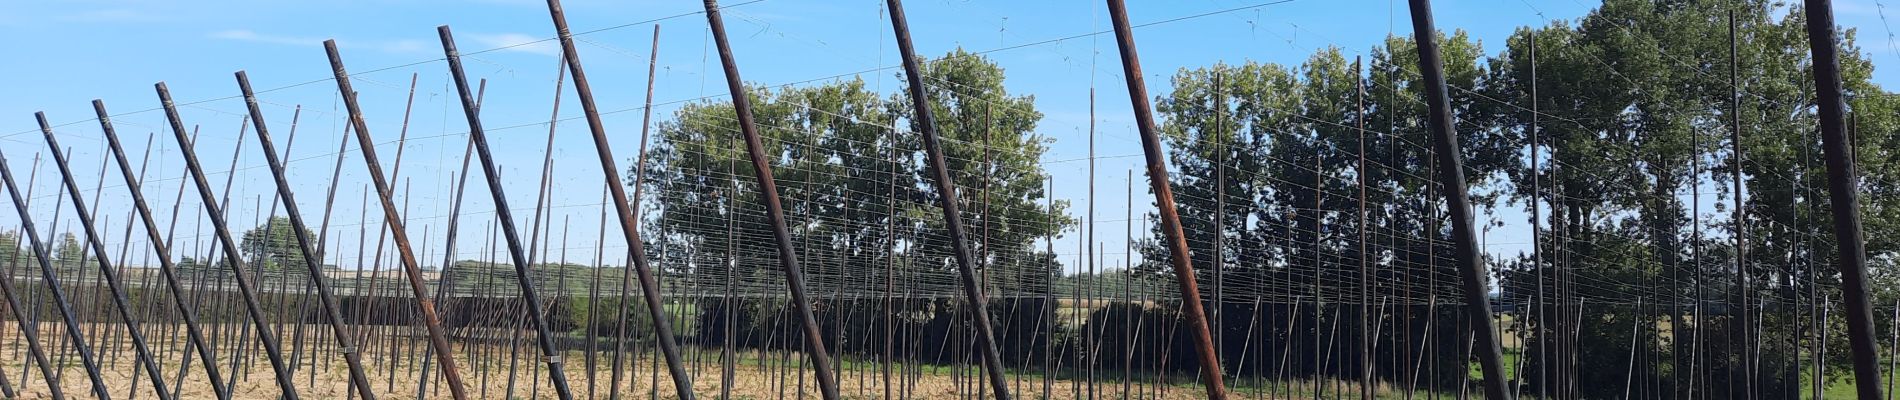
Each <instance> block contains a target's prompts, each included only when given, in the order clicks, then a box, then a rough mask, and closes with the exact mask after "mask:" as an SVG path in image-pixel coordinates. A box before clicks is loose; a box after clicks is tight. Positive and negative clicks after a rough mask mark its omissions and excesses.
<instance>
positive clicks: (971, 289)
mask: <svg viewBox="0 0 1900 400" xmlns="http://www.w3.org/2000/svg"><path fill="white" fill-rule="evenodd" d="M885 3H886V5H887V6H888V7H889V8H890V14H891V31H892V32H893V33H895V34H896V35H897V50H898V54H899V55H901V56H903V57H904V78H905V79H906V80H908V81H909V82H910V103H911V109H912V110H915V111H916V114H915V115H913V119H914V121H912V125H915V126H916V127H917V128H918V129H919V130H920V131H921V132H920V133H922V135H923V138H924V153H925V155H926V156H928V157H929V160H928V162H929V163H930V164H929V165H930V171H931V178H932V180H934V181H936V184H937V203H938V206H940V207H941V208H943V220H944V227H945V229H947V230H949V235H950V237H949V240H950V248H951V250H952V252H953V254H955V256H956V260H957V275H958V277H959V278H961V279H962V280H963V296H964V298H965V300H969V302H970V312H969V314H968V315H969V316H970V319H971V321H972V322H975V323H976V346H977V347H978V349H977V350H978V351H980V352H982V354H983V369H984V372H986V373H987V375H988V376H989V380H990V388H991V390H993V391H995V392H996V398H997V399H999V400H1001V399H1008V398H1009V385H1008V380H1007V377H1005V376H1004V375H1003V374H1004V371H1003V357H1002V355H1001V354H1000V353H998V352H997V350H996V332H995V331H994V330H992V328H991V325H990V311H989V310H990V309H989V299H986V298H984V297H985V296H984V294H983V286H982V284H981V283H979V282H978V281H977V277H976V267H975V266H973V265H972V263H973V262H974V259H975V258H976V257H975V256H974V255H972V253H971V252H970V244H969V242H967V241H966V238H965V237H964V232H963V216H962V215H961V214H960V211H958V210H957V184H956V181H954V180H952V178H951V176H950V167H949V165H948V164H946V163H944V160H943V158H944V156H943V147H942V144H941V143H940V142H939V141H938V138H937V121H936V116H935V115H933V114H932V112H931V109H930V97H929V96H930V94H929V92H928V91H926V90H924V75H923V71H922V69H923V68H922V67H921V66H919V65H918V62H917V51H916V47H915V46H913V45H912V44H911V40H910V22H909V21H908V20H906V19H905V17H904V4H903V1H901V0H886V1H885ZM1091 138H1092V137H1091ZM1092 149H1093V147H1091V151H1092ZM1094 168H1095V164H1094V162H1093V160H1091V162H1090V163H1089V170H1090V171H1091V172H1093V171H1094ZM1090 176H1091V177H1092V176H1093V174H1091V175H1090ZM1090 185H1091V186H1093V182H1091V183H1090ZM1089 201H1090V204H1091V206H1092V205H1093V204H1094V200H1093V199H1092V198H1091V199H1090V200H1089ZM1091 217H1093V214H1092V213H1091ZM1090 239H1094V237H1090Z"/></svg>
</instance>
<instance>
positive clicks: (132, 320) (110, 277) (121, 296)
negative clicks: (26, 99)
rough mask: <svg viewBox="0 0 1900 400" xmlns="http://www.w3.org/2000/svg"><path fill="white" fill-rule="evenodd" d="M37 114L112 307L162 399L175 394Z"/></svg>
mask: <svg viewBox="0 0 1900 400" xmlns="http://www.w3.org/2000/svg"><path fill="white" fill-rule="evenodd" d="M33 118H34V119H36V120H38V121H39V123H40V134H41V135H42V136H45V137H46V147H47V148H50V149H53V150H52V152H53V165H54V166H57V167H59V168H58V169H59V178H60V181H61V182H62V183H63V184H62V186H65V187H66V194H67V196H68V197H71V198H72V203H73V213H74V214H77V215H79V225H80V228H81V229H84V230H85V233H86V244H87V245H88V246H92V252H93V253H94V254H98V257H97V260H98V261H99V276H100V277H101V278H104V280H105V281H106V282H105V283H106V291H107V292H109V293H110V295H111V296H112V307H113V308H114V309H117V310H118V311H119V320H120V321H121V322H123V323H124V324H125V330H126V333H127V336H130V337H131V339H132V352H133V353H134V354H135V355H136V356H137V357H138V362H139V364H140V365H143V366H145V373H146V375H148V377H150V378H151V379H152V390H153V391H154V393H156V394H157V395H158V398H159V399H160V400H170V399H172V398H173V397H172V393H171V392H170V391H168V390H166V388H165V386H166V385H165V370H164V369H161V368H159V367H158V360H157V359H155V358H152V351H151V350H150V349H149V348H147V346H146V345H145V333H144V332H141V331H139V319H138V316H136V315H133V307H132V305H131V301H130V300H128V299H127V297H126V296H125V287H124V286H122V285H120V284H119V272H118V270H117V269H114V268H113V267H112V263H113V261H112V257H111V256H109V254H110V253H107V252H106V244H105V241H104V240H103V239H100V237H99V230H98V229H97V226H96V225H94V224H93V219H92V218H93V215H92V211H91V208H89V207H87V206H86V200H85V197H83V196H80V194H79V183H78V182H74V181H73V169H72V167H71V166H69V164H67V160H66V152H65V151H62V150H60V147H59V139H56V138H54V137H53V126H52V124H49V123H47V122H46V113H43V112H39V113H33ZM101 172H102V173H103V172H104V171H101ZM94 200H95V201H96V200H97V198H95V199H94ZM20 211H21V215H20V219H21V220H25V219H27V216H26V214H25V211H26V207H20ZM81 267H82V268H83V267H84V266H83V265H82V266H81ZM134 396H136V395H134Z"/></svg>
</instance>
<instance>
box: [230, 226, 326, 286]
mask: <svg viewBox="0 0 1900 400" xmlns="http://www.w3.org/2000/svg"><path fill="white" fill-rule="evenodd" d="M294 229H296V227H295V226H293V225H291V223H290V218H287V217H271V218H270V220H269V221H266V222H265V223H264V224H263V225H260V226H258V227H256V228H251V230H248V231H245V232H244V238H243V239H242V240H241V241H239V242H238V246H239V247H242V248H243V249H244V253H243V254H244V258H245V259H247V260H249V262H252V263H262V264H263V265H262V266H261V267H262V268H265V269H267V270H272V271H279V270H281V271H286V272H290V273H293V274H294V273H302V274H305V275H308V274H309V268H306V267H305V265H304V258H303V251H302V249H301V248H300V247H299V244H298V242H297V237H296V231H295V230H294ZM304 234H306V235H309V237H311V238H316V237H317V235H316V234H315V233H311V232H310V230H308V229H305V230H304ZM318 257H322V255H318ZM253 267H258V266H253Z"/></svg>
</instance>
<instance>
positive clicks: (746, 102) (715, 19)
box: [548, 0, 914, 400]
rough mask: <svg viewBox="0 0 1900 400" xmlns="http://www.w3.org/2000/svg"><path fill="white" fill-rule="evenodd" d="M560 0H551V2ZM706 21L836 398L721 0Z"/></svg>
mask: <svg viewBox="0 0 1900 400" xmlns="http://www.w3.org/2000/svg"><path fill="white" fill-rule="evenodd" d="M557 1H559V0H548V2H549V3H554V2H557ZM706 24H707V25H709V26H710V27H711V28H712V34H713V44H714V45H715V46H717V47H718V49H719V62H720V64H721V65H722V66H724V68H725V71H726V88H727V89H728V90H730V91H731V92H732V108H733V111H734V112H735V113H737V114H738V117H739V131H740V132H741V133H743V134H744V135H745V146H746V155H748V156H750V157H751V159H752V170H753V172H754V173H755V175H756V177H757V178H758V180H759V195H760V196H761V197H763V198H764V199H765V212H766V217H767V218H768V219H770V220H771V221H772V237H773V238H774V239H776V240H777V242H778V259H779V264H780V266H781V267H784V268H785V285H786V286H789V287H790V289H791V292H792V293H791V294H792V304H793V305H794V306H796V307H797V308H798V317H799V318H800V319H801V320H802V321H803V322H804V333H805V343H806V350H807V351H808V352H807V354H808V355H809V356H810V357H811V363H812V373H813V375H815V376H816V377H817V380H818V390H819V393H820V394H821V395H823V398H824V399H825V400H837V399H838V381H837V379H836V378H835V377H834V376H833V375H832V369H831V355H830V354H828V353H826V352H825V338H824V333H823V331H821V330H819V329H818V318H817V317H814V316H812V312H811V298H810V297H809V296H807V295H806V293H805V272H804V271H803V270H801V269H800V268H799V266H798V251H797V249H793V248H792V233H791V231H789V230H787V229H786V228H785V207H784V206H783V205H782V204H780V202H779V196H778V183H777V182H775V181H774V180H773V179H772V163H771V161H770V160H768V159H767V155H766V153H765V140H764V139H762V138H760V137H759V127H758V126H757V125H756V124H754V123H753V122H752V101H751V99H750V98H747V97H746V91H745V80H743V79H741V78H740V77H739V61H738V60H736V59H734V58H733V56H732V46H731V44H730V43H728V42H727V40H726V22H725V20H724V19H723V18H721V17H720V15H719V0H706ZM562 31H563V32H565V31H566V30H565V29H563V30H562ZM566 36H567V35H565V34H563V35H562V37H566ZM563 43H565V41H563ZM568 57H573V55H572V54H570V55H568ZM913 76H914V74H913Z"/></svg>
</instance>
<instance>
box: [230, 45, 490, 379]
mask: <svg viewBox="0 0 1900 400" xmlns="http://www.w3.org/2000/svg"><path fill="white" fill-rule="evenodd" d="M331 50H334V47H332V48H331ZM331 54H333V55H334V54H336V53H335V52H334V51H333V52H332V53H331ZM333 60H334V58H333ZM338 70H339V71H340V70H342V68H338ZM235 75H236V78H237V83H238V90H240V91H242V92H243V95H244V105H245V107H246V109H247V110H249V111H250V115H251V124H253V125H254V127H255V129H252V131H254V132H257V144H258V145H259V146H262V147H263V149H264V160H265V161H267V162H269V163H270V170H271V178H272V179H274V180H275V181H276V183H277V195H278V197H281V198H282V200H283V205H284V213H285V214H287V215H288V216H289V218H290V224H291V226H292V227H293V229H291V231H292V232H293V235H294V236H296V239H297V246H298V251H299V252H301V254H302V255H303V259H304V264H305V266H306V267H308V268H309V269H310V273H311V274H312V276H313V277H314V276H317V275H321V274H322V273H323V266H322V257H323V256H322V254H321V253H319V252H317V251H316V245H315V244H313V243H311V239H310V234H309V231H308V230H307V229H305V226H306V225H305V224H304V221H303V214H302V213H301V212H298V210H297V201H296V198H295V196H294V195H293V194H292V193H291V190H290V181H289V180H288V179H287V178H286V177H285V176H284V163H283V160H281V159H279V157H278V156H277V149H276V146H275V145H273V144H272V142H271V137H270V130H269V129H268V127H267V126H266V125H265V123H264V112H263V110H262V109H261V108H259V107H258V105H257V95H256V93H254V92H252V91H251V79H250V77H249V76H247V75H246V74H245V73H244V71H238V72H237V73H236V74H235ZM346 97H347V98H350V99H349V100H346V101H345V103H346V104H348V106H349V108H350V116H351V118H350V119H351V121H353V122H355V123H357V124H361V123H362V115H361V114H359V113H357V109H356V102H355V99H354V98H353V97H354V96H346ZM355 131H356V139H357V145H358V147H360V148H362V152H363V159H364V163H365V164H366V165H367V166H368V167H369V170H370V177H371V181H373V182H374V183H375V184H376V194H377V198H379V199H380V200H382V206H383V216H384V220H385V221H387V222H388V225H389V230H390V232H391V233H392V234H393V236H394V237H395V240H396V249H397V250H398V252H399V253H400V254H401V256H402V262H403V268H404V269H405V271H406V272H408V274H406V275H407V276H408V278H409V287H410V290H411V291H413V292H415V295H416V304H417V305H418V306H419V307H420V308H421V313H422V322H423V325H424V326H425V327H426V328H427V330H428V334H429V347H430V348H432V349H434V350H435V354H436V358H437V359H438V361H439V362H440V363H441V364H442V376H443V378H444V379H447V380H448V386H449V394H450V395H451V396H453V397H454V398H455V399H456V400H465V399H467V398H468V397H467V395H466V393H465V390H464V387H463V385H462V374H461V369H460V368H459V367H457V365H456V363H455V354H454V353H453V352H452V351H451V349H450V348H449V342H448V339H447V338H446V337H445V336H444V333H443V331H442V319H441V317H439V316H438V315H437V314H436V311H435V301H433V300H432V298H431V297H430V296H429V289H428V287H427V286H426V284H424V283H423V282H422V270H421V269H420V268H418V267H417V266H416V256H415V252H414V251H411V250H410V247H409V235H408V233H407V231H406V230H405V229H403V225H402V221H401V218H402V216H401V215H400V214H398V213H397V212H396V206H395V203H394V202H393V201H392V200H391V199H390V190H389V183H388V182H387V181H386V180H385V179H383V168H382V165H381V164H379V163H377V162H376V144H375V142H373V141H371V140H370V137H369V130H367V129H365V127H363V126H361V125H357V126H356V127H355ZM313 279H314V280H317V281H318V282H321V278H313ZM344 356H345V360H347V361H349V362H351V363H357V362H360V361H356V360H352V359H351V358H352V357H355V356H356V353H345V354H344ZM351 373H352V377H351V379H355V378H356V376H355V374H356V373H357V371H356V370H352V371H351ZM362 389H363V388H361V387H359V391H361V392H364V393H363V398H364V399H371V398H373V397H371V395H370V394H369V392H368V391H365V390H362Z"/></svg>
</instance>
